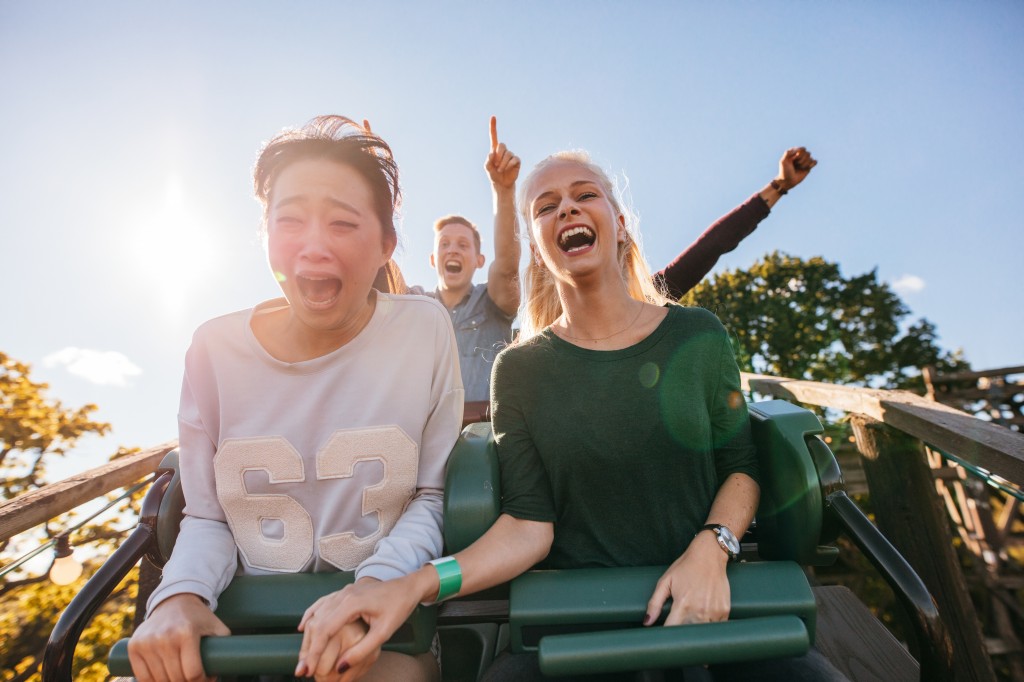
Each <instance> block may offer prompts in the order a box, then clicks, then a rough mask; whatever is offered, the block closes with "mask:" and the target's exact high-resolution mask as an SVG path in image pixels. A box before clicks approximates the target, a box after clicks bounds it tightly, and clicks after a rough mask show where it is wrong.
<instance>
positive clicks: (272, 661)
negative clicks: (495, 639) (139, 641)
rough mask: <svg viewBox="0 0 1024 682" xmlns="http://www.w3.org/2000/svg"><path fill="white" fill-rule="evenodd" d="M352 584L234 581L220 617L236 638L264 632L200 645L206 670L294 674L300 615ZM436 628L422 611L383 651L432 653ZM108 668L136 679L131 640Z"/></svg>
mask: <svg viewBox="0 0 1024 682" xmlns="http://www.w3.org/2000/svg"><path fill="white" fill-rule="evenodd" d="M352 580H353V575H352V574H351V573H342V572H339V573H304V574H294V573H293V574H284V575H267V576H239V577H236V578H235V579H234V580H232V582H231V584H230V585H229V586H228V588H227V589H226V590H224V592H223V593H222V594H221V596H220V599H219V603H218V606H217V616H218V617H219V618H220V619H221V620H223V621H224V624H225V625H227V626H228V627H229V628H231V630H232V631H233V632H238V631H252V630H256V629H258V630H261V631H263V632H261V633H260V634H239V635H231V636H230V637H204V638H203V639H202V642H201V643H200V653H201V655H202V658H203V668H204V670H205V671H206V673H207V674H209V675H256V674H267V675H272V674H290V673H292V672H294V671H295V666H296V664H297V663H298V660H299V648H300V647H301V646H302V634H301V633H299V632H296V630H295V628H296V627H298V625H299V621H300V620H301V619H302V614H304V613H305V612H306V609H307V608H308V607H309V606H310V605H312V604H313V602H315V601H316V600H317V599H319V598H320V597H322V596H324V595H327V594H330V593H331V592H336V591H337V590H340V589H341V588H342V587H344V586H345V585H348V584H349V583H351V582H352ZM436 623H437V609H436V608H434V607H423V606H419V607H417V608H416V610H415V611H413V613H412V615H411V616H410V617H409V620H408V621H406V623H405V624H404V625H403V626H402V627H401V628H399V630H398V632H396V633H395V635H394V637H392V638H391V640H390V641H388V643H387V644H385V645H384V649H386V650H387V651H399V652H401V653H407V654H417V653H423V652H425V651H429V650H430V644H431V641H432V640H433V638H434V632H435V625H436ZM274 630H276V631H277V632H274ZM267 631H270V632H267ZM108 666H109V669H110V674H111V675H124V676H128V675H131V674H132V671H131V665H130V663H129V661H128V640H126V639H122V640H121V641H119V642H117V643H116V644H115V645H114V647H113V648H112V649H111V650H110V657H109V660H108Z"/></svg>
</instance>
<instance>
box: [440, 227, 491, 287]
mask: <svg viewBox="0 0 1024 682" xmlns="http://www.w3.org/2000/svg"><path fill="white" fill-rule="evenodd" d="M475 237H476V235H474V234H473V230H472V229H471V228H470V227H468V226H467V225H463V224H462V223H448V224H447V225H445V226H443V227H442V228H441V229H440V230H438V231H437V234H436V235H435V237H434V252H433V253H431V254H430V265H431V266H433V268H434V269H435V270H436V271H437V281H438V285H439V286H440V287H441V288H444V289H462V288H467V287H469V285H471V284H472V283H473V273H474V272H476V270H477V268H481V267H483V264H484V257H483V255H482V254H481V253H480V251H479V249H478V248H477V246H476V238H475Z"/></svg>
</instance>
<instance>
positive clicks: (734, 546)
mask: <svg viewBox="0 0 1024 682" xmlns="http://www.w3.org/2000/svg"><path fill="white" fill-rule="evenodd" d="M718 537H719V538H720V539H721V540H722V544H724V545H725V547H726V549H728V550H729V553H730V554H732V555H733V556H736V555H738V554H739V553H740V541H739V540H737V539H736V536H735V535H733V534H732V531H731V530H729V529H728V528H727V527H725V526H719V528H718Z"/></svg>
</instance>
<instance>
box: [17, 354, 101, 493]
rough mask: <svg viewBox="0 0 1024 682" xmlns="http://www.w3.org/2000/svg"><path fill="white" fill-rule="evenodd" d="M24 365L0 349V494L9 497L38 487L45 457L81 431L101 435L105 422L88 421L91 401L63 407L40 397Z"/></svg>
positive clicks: (61, 450) (41, 389) (42, 388)
mask: <svg viewBox="0 0 1024 682" xmlns="http://www.w3.org/2000/svg"><path fill="white" fill-rule="evenodd" d="M29 371H30V370H29V367H28V365H26V364H23V363H21V362H18V361H17V360H13V359H11V358H10V357H8V356H7V354H5V353H3V352H0V411H2V414H0V475H2V479H0V494H2V496H3V499H5V500H10V499H13V498H14V497H16V496H17V495H19V494H21V493H23V492H26V491H28V490H32V489H35V488H38V487H41V486H42V485H43V484H44V479H45V477H46V464H47V460H48V459H50V458H52V457H54V456H64V455H65V454H67V452H68V451H69V450H71V449H72V448H73V447H74V446H75V443H76V442H78V439H79V438H81V437H82V436H83V435H85V434H97V435H103V434H105V433H106V432H107V431H108V430H109V429H110V424H107V423H105V422H98V421H93V420H92V419H91V418H90V417H89V415H90V414H92V413H93V412H95V411H96V409H97V408H96V406H95V405H85V406H84V407H80V408H78V409H68V408H65V407H64V406H63V405H62V404H61V402H60V401H59V400H52V399H49V398H47V397H46V390H47V389H48V388H49V386H47V385H46V384H40V383H36V382H34V381H32V379H31V378H30V377H29Z"/></svg>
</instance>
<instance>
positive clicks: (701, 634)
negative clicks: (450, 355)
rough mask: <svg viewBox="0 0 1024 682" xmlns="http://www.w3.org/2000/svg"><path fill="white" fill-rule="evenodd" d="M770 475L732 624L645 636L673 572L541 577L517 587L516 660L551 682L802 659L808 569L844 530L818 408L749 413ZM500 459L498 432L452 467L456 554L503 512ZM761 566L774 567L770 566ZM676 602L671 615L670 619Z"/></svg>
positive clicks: (466, 449)
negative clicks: (831, 514)
mask: <svg viewBox="0 0 1024 682" xmlns="http://www.w3.org/2000/svg"><path fill="white" fill-rule="evenodd" d="M750 414H751V427H752V431H753V436H754V441H755V443H756V446H757V453H758V460H759V464H760V469H761V501H760V506H759V508H758V512H757V517H756V527H755V528H754V529H753V530H752V533H751V535H752V536H753V537H752V538H749V537H748V539H753V540H755V541H756V543H757V549H756V552H754V553H752V552H750V551H746V550H745V552H744V558H747V559H751V561H747V562H743V563H736V564H731V565H729V567H728V569H727V574H728V577H729V583H730V590H731V597H732V609H731V613H730V618H729V620H728V621H726V622H723V623H709V624H699V625H683V626H676V627H651V628H642V627H640V622H641V620H642V619H643V617H644V615H645V613H646V608H647V601H648V599H649V598H650V595H651V593H652V592H653V590H654V586H655V583H656V582H657V580H658V578H659V577H660V576H661V575H662V573H663V572H664V570H665V569H666V567H665V566H653V567H638V568H601V569H575V570H557V571H553V570H535V571H530V572H528V573H526V574H524V575H522V576H520V577H519V578H517V579H515V580H514V581H513V582H512V585H511V591H510V604H509V623H510V626H511V647H512V650H513V651H514V652H522V651H537V652H538V654H539V658H540V666H541V670H542V671H543V672H544V673H545V674H548V675H553V676H557V675H586V674H594V673H608V672H616V671H628V670H641V669H657V668H668V667H676V666H687V665H695V664H709V663H721V662H727V661H749V660H761V659H768V658H781V657H788V656H798V655H801V654H803V653H805V652H806V651H807V650H808V648H809V647H810V646H811V644H813V641H814V626H815V614H816V608H815V601H814V595H813V593H812V592H811V589H810V586H809V585H808V582H807V579H806V577H805V575H804V573H803V570H802V569H801V568H800V564H811V565H827V564H829V563H832V562H833V561H834V560H835V558H836V556H837V553H838V550H837V549H836V548H835V547H827V546H821V545H820V543H821V542H822V541H825V542H828V541H831V540H832V539H834V537H835V534H836V532H837V531H838V529H837V528H830V527H826V526H827V525H828V524H827V522H826V521H825V520H824V519H823V516H822V505H823V499H822V491H821V489H820V486H819V471H822V470H825V469H829V470H830V471H829V474H830V475H832V476H836V475H837V474H838V468H837V466H836V465H835V460H834V458H833V457H832V453H831V452H830V451H829V450H828V448H827V446H825V444H824V443H823V442H821V441H820V439H819V438H818V434H820V433H821V432H822V427H821V424H820V422H819V421H818V419H817V417H815V416H814V414H813V413H811V412H809V411H808V410H805V409H802V408H799V407H796V406H794V405H792V404H790V403H788V402H785V401H781V400H773V401H767V402H762V403H755V404H752V405H750ZM499 489H500V481H499V473H498V465H497V457H496V453H495V449H494V440H493V437H492V435H491V430H490V425H489V424H474V425H472V426H470V427H468V428H467V429H466V431H465V432H464V433H463V437H462V439H460V441H459V443H458V445H457V446H456V448H455V450H454V451H453V452H452V456H451V460H450V461H449V471H448V481H447V495H446V499H445V543H446V551H448V552H456V551H459V550H461V549H463V548H465V547H467V546H468V545H469V544H471V543H472V542H473V541H474V540H475V539H476V538H477V537H479V536H480V534H481V533H482V532H484V531H485V530H486V529H487V528H489V527H490V525H491V524H492V523H493V522H494V520H495V519H496V518H497V517H498V513H499V498H498V491H499ZM762 559H771V561H766V560H762ZM668 608H669V606H668V605H666V607H665V609H664V611H663V614H662V617H664V616H665V615H667V613H668Z"/></svg>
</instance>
